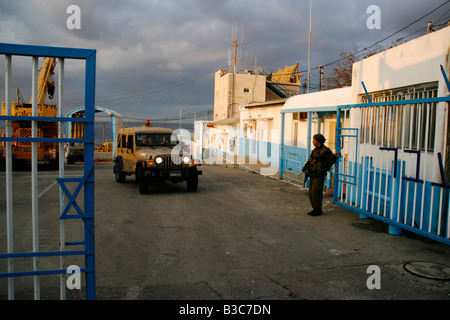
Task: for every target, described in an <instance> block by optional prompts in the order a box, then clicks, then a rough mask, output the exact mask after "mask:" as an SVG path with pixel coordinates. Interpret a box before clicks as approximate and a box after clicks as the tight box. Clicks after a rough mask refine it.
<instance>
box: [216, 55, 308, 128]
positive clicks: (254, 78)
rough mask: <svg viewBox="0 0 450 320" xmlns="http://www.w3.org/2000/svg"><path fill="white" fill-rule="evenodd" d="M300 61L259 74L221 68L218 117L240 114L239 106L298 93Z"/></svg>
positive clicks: (217, 90) (219, 73)
mask: <svg viewBox="0 0 450 320" xmlns="http://www.w3.org/2000/svg"><path fill="white" fill-rule="evenodd" d="M298 65H299V64H298V62H297V63H296V64H295V65H293V66H286V67H285V68H284V69H280V70H278V71H277V72H276V73H274V74H270V75H266V74H255V73H254V72H253V71H252V70H247V71H245V72H244V73H234V72H229V71H228V70H218V71H216V73H215V85H214V121H220V120H224V119H229V118H234V117H239V107H240V106H243V105H249V104H254V103H256V104H258V103H264V102H266V101H271V100H277V99H280V98H287V97H290V96H293V95H296V94H298V92H299V89H300V78H301V75H299V74H298Z"/></svg>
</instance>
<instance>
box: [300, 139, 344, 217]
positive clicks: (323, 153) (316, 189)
mask: <svg viewBox="0 0 450 320" xmlns="http://www.w3.org/2000/svg"><path fill="white" fill-rule="evenodd" d="M325 140H326V139H325V137H324V136H323V135H321V134H320V133H318V134H315V135H314V137H313V145H314V147H315V148H314V150H313V151H312V152H311V156H310V157H309V160H308V161H307V162H306V164H305V166H304V167H303V169H302V171H303V172H304V174H305V177H308V176H309V179H310V181H309V201H310V202H311V207H312V208H313V210H312V211H310V212H308V215H310V216H320V215H321V214H322V198H323V193H322V192H323V185H324V182H325V177H326V175H327V172H328V170H330V169H331V166H332V165H333V164H334V163H335V162H336V160H337V158H338V155H339V153H334V154H333V152H332V151H331V150H330V148H328V147H327V146H325V145H324V143H325ZM305 182H306V179H305Z"/></svg>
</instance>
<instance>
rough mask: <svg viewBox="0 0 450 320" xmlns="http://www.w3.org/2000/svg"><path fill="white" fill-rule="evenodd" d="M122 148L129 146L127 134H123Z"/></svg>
mask: <svg viewBox="0 0 450 320" xmlns="http://www.w3.org/2000/svg"><path fill="white" fill-rule="evenodd" d="M121 147H122V148H126V147H127V136H126V135H124V134H123V135H122V146H121Z"/></svg>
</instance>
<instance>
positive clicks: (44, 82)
mask: <svg viewBox="0 0 450 320" xmlns="http://www.w3.org/2000/svg"><path fill="white" fill-rule="evenodd" d="M55 67H56V61H55V58H48V57H47V58H45V60H44V64H43V65H42V68H41V70H40V72H39V77H38V105H42V104H44V103H45V96H46V95H47V92H48V94H49V98H50V99H53V94H54V92H55V82H54V81H52V80H51V78H52V75H53V74H54V72H53V70H54V69H55ZM32 100H33V98H31V99H30V104H32V103H33V101H32Z"/></svg>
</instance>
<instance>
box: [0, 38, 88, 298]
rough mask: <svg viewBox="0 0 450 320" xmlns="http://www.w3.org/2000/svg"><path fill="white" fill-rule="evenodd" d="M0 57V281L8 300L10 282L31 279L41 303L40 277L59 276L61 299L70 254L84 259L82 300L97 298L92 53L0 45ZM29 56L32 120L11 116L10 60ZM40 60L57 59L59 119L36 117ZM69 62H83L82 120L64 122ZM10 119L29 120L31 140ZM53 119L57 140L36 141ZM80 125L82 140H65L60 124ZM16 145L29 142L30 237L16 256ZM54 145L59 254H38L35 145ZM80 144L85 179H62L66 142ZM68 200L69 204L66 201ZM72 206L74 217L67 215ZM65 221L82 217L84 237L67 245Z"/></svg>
mask: <svg viewBox="0 0 450 320" xmlns="http://www.w3.org/2000/svg"><path fill="white" fill-rule="evenodd" d="M0 54H1V55H4V56H5V71H6V72H5V109H6V115H3V116H0V120H1V121H5V127H6V135H5V136H4V137H0V142H4V143H5V146H6V147H5V160H6V224H7V226H6V227H7V253H3V254H0V259H5V260H6V261H7V266H8V267H7V271H8V272H5V273H0V278H8V298H9V299H14V298H15V288H14V279H15V278H16V277H22V276H33V277H34V298H35V299H40V284H39V276H42V275H50V274H59V275H61V298H62V299H65V282H64V276H63V275H64V274H66V273H68V269H66V268H64V267H63V266H64V258H65V257H68V256H84V257H85V259H84V260H85V265H84V267H81V268H80V272H81V273H84V274H85V284H86V299H89V300H91V299H95V247H94V119H95V118H94V117H95V116H94V106H95V71H96V50H91V49H76V48H58V47H43V46H29V45H16V44H4V43H0ZM14 56H28V57H31V58H32V69H33V70H32V116H17V115H12V114H11V102H12V99H11V95H10V92H11V88H10V87H11V76H12V57H14ZM39 57H55V58H57V59H58V63H57V65H58V68H59V69H58V71H59V73H58V88H59V90H58V91H59V96H58V116H57V117H40V116H38V113H37V108H38V105H37V65H38V58H39ZM67 59H76V60H84V61H85V75H84V78H85V117H84V118H76V119H74V118H66V117H61V109H62V104H63V91H64V62H65V60H67ZM11 121H22V122H31V127H32V136H31V138H30V137H26V138H25V137H14V136H12V134H11ZM47 121H52V122H53V121H54V122H57V123H58V124H59V130H58V131H59V132H58V138H48V137H38V136H37V134H36V133H37V123H38V122H47ZM73 121H78V122H83V123H84V128H85V136H84V138H83V139H69V138H65V137H64V133H63V132H64V131H63V127H62V124H64V123H67V122H73ZM16 142H29V143H31V146H32V156H31V158H32V166H31V167H32V172H31V174H32V180H31V181H32V192H31V202H32V222H33V223H32V233H33V251H32V252H15V250H14V236H13V235H14V231H13V213H14V211H13V183H12V179H13V177H12V153H11V152H12V151H11V144H12V143H16ZM42 142H47V143H58V144H59V177H58V178H57V179H56V181H57V183H58V185H59V186H60V208H59V210H60V229H61V230H60V233H61V236H60V240H61V241H60V250H59V251H46V252H42V251H39V235H38V227H37V225H38V217H39V215H38V205H37V204H38V202H37V198H38V185H37V177H38V170H37V169H38V168H37V151H38V150H37V145H38V143H42ZM65 143H84V150H85V151H84V175H83V176H82V177H65V174H64V144H65ZM68 183H76V184H77V187H76V189H75V191H74V192H73V193H71V192H70V191H69V188H68V187H67V184H68ZM82 190H83V194H84V199H83V200H84V201H83V202H84V208H83V209H82V208H81V207H80V205H79V204H78V203H77V201H76V199H77V196H78V195H79V194H80V192H81V191H82ZM66 198H67V200H68V201H67V203H65V202H66V201H65V199H66ZM71 208H73V209H75V211H76V214H73V213H69V210H70V209H71ZM68 219H81V220H82V221H83V225H84V239H82V240H80V241H71V242H68V241H66V240H65V236H64V229H65V228H64V225H65V221H67V220H68ZM69 245H78V246H80V245H81V246H83V247H84V249H83V250H66V246H69ZM43 257H60V258H61V265H60V266H61V268H60V269H53V270H40V269H39V268H38V263H37V261H38V259H39V258H43ZM19 258H32V259H33V270H31V271H15V270H14V261H15V260H16V259H19Z"/></svg>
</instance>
